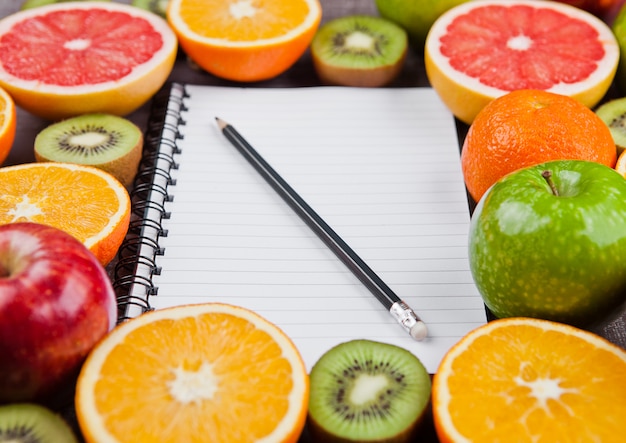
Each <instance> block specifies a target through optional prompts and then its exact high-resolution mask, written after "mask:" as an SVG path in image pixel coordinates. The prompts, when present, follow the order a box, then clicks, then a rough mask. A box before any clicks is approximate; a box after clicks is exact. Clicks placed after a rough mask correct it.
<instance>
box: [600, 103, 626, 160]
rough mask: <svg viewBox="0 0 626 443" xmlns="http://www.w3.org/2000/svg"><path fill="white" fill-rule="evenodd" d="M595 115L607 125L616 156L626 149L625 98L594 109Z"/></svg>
mask: <svg viewBox="0 0 626 443" xmlns="http://www.w3.org/2000/svg"><path fill="white" fill-rule="evenodd" d="M596 115H597V116H598V117H600V119H602V121H603V122H604V123H606V124H607V126H608V127H609V130H610V131H611V135H612V136H613V140H614V141H615V146H616V149H617V154H618V155H619V154H621V152H622V151H623V150H624V149H626V97H622V98H616V99H613V100H610V101H608V102H606V103H604V104H603V105H601V106H600V107H598V108H597V109H596Z"/></svg>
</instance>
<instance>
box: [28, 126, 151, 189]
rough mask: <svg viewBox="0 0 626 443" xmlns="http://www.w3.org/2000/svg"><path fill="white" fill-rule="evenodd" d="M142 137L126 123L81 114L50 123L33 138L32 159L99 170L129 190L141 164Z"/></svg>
mask: <svg viewBox="0 0 626 443" xmlns="http://www.w3.org/2000/svg"><path fill="white" fill-rule="evenodd" d="M142 149H143V134H142V132H141V129H139V127H138V126H137V125H135V124H134V123H133V122H131V121H130V120H127V119H125V118H123V117H118V116H115V115H109V114H84V115H80V116H77V117H72V118H69V119H67V120H62V121H60V122H57V123H54V124H52V125H50V126H48V127H46V128H44V129H43V130H42V131H41V132H40V133H39V134H37V137H35V159H36V160H37V161H40V162H42V161H53V162H62V163H78V164H81V165H89V166H95V167H97V168H100V169H102V170H104V171H106V172H108V173H110V174H111V175H113V176H114V177H116V178H117V179H118V180H119V181H120V182H121V183H122V184H123V185H124V186H126V187H129V186H130V185H131V184H132V182H133V179H134V177H135V175H136V174H137V168H138V167H139V162H140V161H141V153H142Z"/></svg>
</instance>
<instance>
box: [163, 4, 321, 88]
mask: <svg viewBox="0 0 626 443" xmlns="http://www.w3.org/2000/svg"><path fill="white" fill-rule="evenodd" d="M321 17H322V8H321V5H320V3H319V1H318V0H266V1H263V2H257V1H253V0H234V1H229V2H225V1H223V0H170V3H169V6H168V10H167V20H168V22H169V23H170V25H171V26H172V28H173V29H174V31H175V32H176V34H177V35H178V39H179V41H180V45H181V47H182V48H183V50H184V51H185V52H186V53H187V55H188V56H189V57H190V58H191V59H192V60H193V61H194V62H195V63H197V64H198V66H200V67H201V68H202V69H204V70H206V71H208V72H210V73H212V74H214V75H216V76H218V77H222V78H225V79H229V80H235V81H243V82H251V81H259V80H266V79H270V78H272V77H275V76H277V75H279V74H281V73H283V72H284V71H286V70H287V69H288V68H289V67H291V66H292V65H293V64H294V63H295V62H296V61H297V60H298V58H300V56H301V55H302V54H303V53H304V51H305V50H306V49H307V48H308V46H309V44H310V42H311V40H312V39H313V36H314V34H315V32H316V31H317V28H318V26H319V22H320V20H321Z"/></svg>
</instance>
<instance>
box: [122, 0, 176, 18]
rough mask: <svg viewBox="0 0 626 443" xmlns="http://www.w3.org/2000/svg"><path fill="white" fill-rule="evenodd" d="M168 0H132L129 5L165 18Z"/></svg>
mask: <svg viewBox="0 0 626 443" xmlns="http://www.w3.org/2000/svg"><path fill="white" fill-rule="evenodd" d="M169 2H170V0H133V1H132V2H131V4H132V5H133V6H136V7H138V8H141V9H145V10H146V11H150V12H152V13H154V14H156V15H160V16H161V17H163V18H165V15H166V11H167V5H168V4H169Z"/></svg>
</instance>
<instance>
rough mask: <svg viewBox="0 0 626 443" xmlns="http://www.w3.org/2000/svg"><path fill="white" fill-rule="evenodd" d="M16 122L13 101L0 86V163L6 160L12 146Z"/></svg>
mask: <svg viewBox="0 0 626 443" xmlns="http://www.w3.org/2000/svg"><path fill="white" fill-rule="evenodd" d="M16 123H17V114H16V111H15V103H13V99H12V98H11V96H10V95H9V94H8V93H7V92H6V91H5V90H4V89H2V88H0V165H1V164H2V162H4V160H6V158H7V157H8V155H9V152H10V151H11V147H12V146H13V140H15V128H16Z"/></svg>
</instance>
